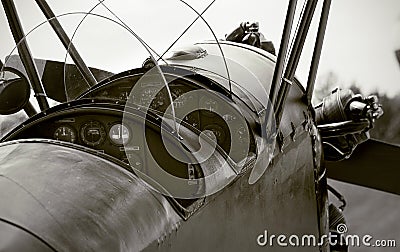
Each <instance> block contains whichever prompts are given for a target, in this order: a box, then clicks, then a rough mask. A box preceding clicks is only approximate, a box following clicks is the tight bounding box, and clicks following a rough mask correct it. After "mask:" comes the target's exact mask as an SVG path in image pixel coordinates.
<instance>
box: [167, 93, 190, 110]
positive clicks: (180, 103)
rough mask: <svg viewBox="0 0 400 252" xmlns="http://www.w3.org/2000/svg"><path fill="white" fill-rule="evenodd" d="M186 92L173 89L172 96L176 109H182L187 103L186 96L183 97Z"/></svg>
mask: <svg viewBox="0 0 400 252" xmlns="http://www.w3.org/2000/svg"><path fill="white" fill-rule="evenodd" d="M183 94H184V91H183V90H182V89H180V88H174V89H171V96H172V100H173V104H174V107H175V108H176V109H179V108H182V107H184V106H185V103H186V100H187V98H186V96H183Z"/></svg>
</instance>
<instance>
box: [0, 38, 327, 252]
mask: <svg viewBox="0 0 400 252" xmlns="http://www.w3.org/2000/svg"><path fill="white" fill-rule="evenodd" d="M198 46H200V47H202V48H204V49H205V50H206V51H207V52H208V55H206V56H205V55H202V56H201V57H197V58H196V57H193V58H190V57H189V59H179V58H178V59H171V60H170V61H168V63H169V65H170V66H171V67H176V68H180V69H187V70H190V71H193V72H195V73H196V74H198V75H200V76H204V77H207V78H209V79H211V80H214V81H215V82H216V83H218V84H219V85H220V86H221V87H222V88H223V89H225V90H228V91H229V88H228V87H229V84H232V83H233V84H234V85H235V87H237V88H239V89H241V90H244V91H245V92H247V93H248V94H249V96H248V97H250V98H249V99H250V100H251V101H253V102H254V104H255V105H254V107H253V109H254V110H255V111H252V109H249V108H243V110H245V111H248V113H249V115H250V116H248V117H246V120H247V123H248V124H249V128H251V129H252V131H253V135H252V136H254V138H255V139H260V138H262V136H261V134H260V132H259V130H258V128H257V127H259V126H257V123H256V121H255V120H252V119H251V118H252V116H253V117H254V118H256V117H257V111H258V107H257V104H263V105H265V103H264V100H263V99H264V97H266V100H267V99H268V91H269V85H270V83H271V79H272V74H273V68H274V59H273V56H272V55H269V54H268V53H266V52H263V51H262V50H259V49H256V48H252V47H249V46H244V45H241V44H236V43H228V42H224V43H222V45H221V46H222V47H223V49H224V52H225V57H226V59H227V63H226V65H224V63H221V62H217V61H216V60H215V59H218V56H217V55H218V51H219V49H218V45H217V44H215V43H211V42H210V43H201V44H198ZM189 56H190V55H189ZM219 59H221V58H219ZM226 69H228V72H229V73H230V78H231V80H230V81H232V83H229V82H230V81H229V80H228V79H227V78H226V72H225V71H226ZM244 69H246V71H244ZM120 79H121V80H123V79H124V77H123V76H122V77H121V78H120ZM249 80H258V82H257V83H254V82H252V81H249ZM111 82H112V81H110V83H111ZM246 82H247V83H246ZM102 85H103V87H105V86H107V85H108V84H107V81H105V82H103V84H102ZM231 89H232V87H231ZM93 90H95V89H93ZM231 94H233V95H234V96H235V97H236V98H235V99H239V100H240V99H241V98H240V94H238V93H235V91H234V88H233V89H232V93H231ZM304 96H305V90H304V89H303V88H302V86H301V85H300V84H299V83H297V82H295V83H293V86H292V88H291V89H290V91H289V95H288V97H287V100H286V105H285V108H284V112H283V116H282V120H281V124H280V128H279V130H278V132H277V133H278V134H277V136H276V138H277V144H276V146H275V149H274V155H273V159H272V162H271V163H270V164H269V166H268V167H267V169H266V171H265V172H264V173H263V174H262V176H261V177H260V179H258V180H257V182H256V183H254V184H252V183H249V177H250V174H251V172H252V170H253V169H255V168H254V166H257V164H253V165H250V166H249V167H247V169H244V170H242V171H240V172H239V173H238V174H237V175H236V176H235V178H234V179H233V181H232V182H230V183H229V184H228V185H226V186H225V187H224V188H222V189H221V190H219V191H218V192H216V193H214V194H212V195H208V196H206V197H205V198H204V199H203V201H202V204H201V205H200V206H199V207H197V208H195V209H193V210H192V211H191V212H189V214H187V215H183V214H182V213H180V212H179V211H178V210H177V209H176V207H174V204H173V203H171V201H170V200H167V198H166V197H165V196H163V195H161V194H160V193H158V192H156V191H154V190H152V189H151V188H150V187H149V186H148V185H147V184H146V183H143V181H142V180H141V179H140V178H138V177H137V176H136V175H135V174H134V173H132V172H128V171H126V170H125V169H128V170H129V167H128V166H127V165H126V164H124V163H123V162H122V161H121V160H115V157H110V159H109V160H108V159H107V157H109V156H108V155H107V150H106V151H105V152H106V154H102V153H99V152H97V151H96V148H88V147H83V146H80V145H79V144H70V143H68V144H67V143H63V142H60V141H56V139H51V138H52V137H49V138H50V140H39V139H38V138H46V137H45V133H43V134H44V135H41V133H35V132H39V131H38V130H37V129H35V125H36V127H39V126H38V125H42V126H43V125H45V124H40V123H43V122H46V120H50V119H48V118H50V117H52V116H54V115H57V113H58V114H60V113H61V112H63V113H64V112H65V113H67V114H68V113H71V114H68V118H71V117H73V114H72V112H71V111H78V112H79V111H81V110H83V109H85V112H81V113H82V116H85V114H84V113H89V112H90V111H91V110H92V109H97V110H98V111H100V112H101V113H104V114H105V111H107V113H110V114H112V113H114V114H112V116H113V118H116V120H117V119H118V118H119V119H120V120H122V118H121V117H122V111H118V109H117V108H116V107H117V105H115V104H114V105H107V106H108V107H107V106H105V105H104V106H105V107H102V105H101V104H100V103H99V104H96V103H91V104H86V105H85V104H84V103H82V104H79V105H76V106H75V105H74V103H73V102H72V103H71V104H72V105H71V104H68V105H67V104H64V105H60V106H59V107H58V108H57V107H56V108H52V109H50V111H49V112H47V113H41V114H39V115H37V116H36V117H35V118H33V119H32V118H31V119H30V121H29V120H28V122H27V123H24V124H25V125H24V126H20V127H18V128H17V129H15V130H14V131H13V132H11V133H10V134H9V135H8V136H6V137H5V138H3V141H4V142H5V143H4V144H3V145H2V146H0V154H1V158H2V161H1V165H0V181H1V183H0V186H1V190H0V192H1V195H2V202H4V204H3V203H2V204H1V206H0V218H1V219H0V223H1V225H0V234H5V233H7V232H8V233H10V230H13V232H11V233H12V235H11V236H4V235H0V246H3V247H5V248H6V249H7V248H9V249H10V248H31V249H32V250H35V248H36V250H37V251H43V248H44V247H47V248H49V249H50V250H51V249H53V250H60V251H63V250H66V251H67V250H74V249H84V250H113V251H115V250H121V251H129V250H131V251H136V250H144V251H187V250H191V251H258V250H259V251H263V250H266V251H320V250H322V251H328V247H327V244H323V245H321V246H315V247H312V246H311V247H307V246H305V247H296V246H287V247H284V246H279V244H278V240H277V236H279V235H286V236H287V237H289V236H290V235H297V236H299V237H300V238H301V236H302V235H314V236H315V237H316V238H317V239H318V238H319V237H321V236H322V235H326V234H328V220H327V191H326V178H325V176H324V168H323V167H322V166H321V142H320V140H319V135H318V131H317V129H316V125H315V123H314V120H313V111H312V108H309V107H308V106H307V104H306V102H305V101H304ZM81 98H82V99H83V98H92V99H94V98H96V95H94V94H93V93H90V92H88V93H87V94H86V96H85V95H83V97H81ZM78 102H79V101H78ZM242 103H243V104H246V101H244V100H242ZM247 105H249V104H247ZM69 106H71V108H68V107H69ZM74 106H75V107H74ZM113 106H114V107H113ZM238 106H242V105H238ZM250 107H251V106H250ZM262 108H263V107H262V106H261V107H260V109H261V110H262ZM115 111H116V112H115ZM258 112H260V111H258ZM252 114H253V115H252ZM74 118H78V116H75V117H74ZM249 118H250V119H249ZM76 120H77V121H78V119H76ZM110 120H111V119H110ZM48 125H50V124H48ZM29 130H31V131H29ZM35 130H36V131H35ZM41 130H43V131H46V129H41ZM47 131H50V129H48V130H47ZM24 132H25V133H24ZM27 132H30V133H27ZM32 132H33V133H32ZM155 134H157V133H155ZM50 136H53V135H52V134H50ZM23 138H32V139H38V140H30V141H28V140H21V139H23ZM9 140H15V141H14V142H12V143H7V141H9ZM255 142H256V143H257V140H255ZM258 144H260V143H258ZM81 145H85V144H81ZM91 149H95V150H94V151H92V150H91ZM103 152H104V151H103ZM27 153H30V154H29V155H28V154H27ZM255 154H256V156H259V155H261V154H262V153H259V152H257V153H255ZM20 157H21V158H20ZM32 164H35V165H32ZM27 178H29V179H27ZM3 199H4V200H3ZM15 230H17V231H15ZM264 234H268V235H267V236H265V237H264V238H263V239H267V244H266V245H265V246H260V245H259V244H258V242H257V240H260V239H259V237H260V235H264ZM273 235H276V237H275V238H274V237H272V236H273ZM25 236H27V237H30V238H24V239H22V238H21V237H25ZM10 237H11V238H10ZM20 238H21V239H22V241H23V242H21V243H17V242H16V241H17V240H18V239H20ZM33 240H35V241H36V242H38V243H40V244H41V245H37V247H30V245H32V244H33V243H34V242H33ZM24 242H25V245H26V246H24ZM270 242H271V243H270ZM287 242H288V240H286V243H287ZM317 242H318V241H317ZM106 244H108V245H106ZM271 245H272V246H271ZM18 246H20V247H18ZM41 246H42V247H41Z"/></svg>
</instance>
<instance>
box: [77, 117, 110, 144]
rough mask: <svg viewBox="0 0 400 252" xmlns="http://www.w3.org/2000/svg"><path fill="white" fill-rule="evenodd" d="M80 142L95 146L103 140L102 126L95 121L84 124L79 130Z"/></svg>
mask: <svg viewBox="0 0 400 252" xmlns="http://www.w3.org/2000/svg"><path fill="white" fill-rule="evenodd" d="M81 137H82V141H83V142H84V143H85V144H87V145H89V146H97V145H99V144H101V143H103V141H104V140H105V137H106V132H105V129H104V126H103V125H102V124H101V123H100V122H97V121H90V122H87V123H85V124H84V125H83V126H82V128H81Z"/></svg>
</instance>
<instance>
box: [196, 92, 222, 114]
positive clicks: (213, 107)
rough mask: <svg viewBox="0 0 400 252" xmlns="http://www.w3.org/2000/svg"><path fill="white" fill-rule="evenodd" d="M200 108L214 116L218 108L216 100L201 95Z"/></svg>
mask: <svg viewBox="0 0 400 252" xmlns="http://www.w3.org/2000/svg"><path fill="white" fill-rule="evenodd" d="M200 108H201V109H203V110H205V112H206V113H205V114H206V115H208V116H214V115H215V111H217V109H218V102H217V101H216V100H214V99H213V98H211V97H207V96H203V97H201V99H200Z"/></svg>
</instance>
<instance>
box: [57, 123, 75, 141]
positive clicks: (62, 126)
mask: <svg viewBox="0 0 400 252" xmlns="http://www.w3.org/2000/svg"><path fill="white" fill-rule="evenodd" d="M61 128H68V129H70V130H71V132H72V133H73V135H74V136H75V139H74V140H73V141H65V140H60V139H57V137H56V136H55V134H56V132H57V131H58V130H59V129H61ZM53 138H54V140H56V141H62V142H67V143H76V142H77V140H78V132H77V131H76V129H75V127H73V126H72V125H69V124H61V125H59V126H58V127H57V128H56V129H55V130H54V132H53Z"/></svg>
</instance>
